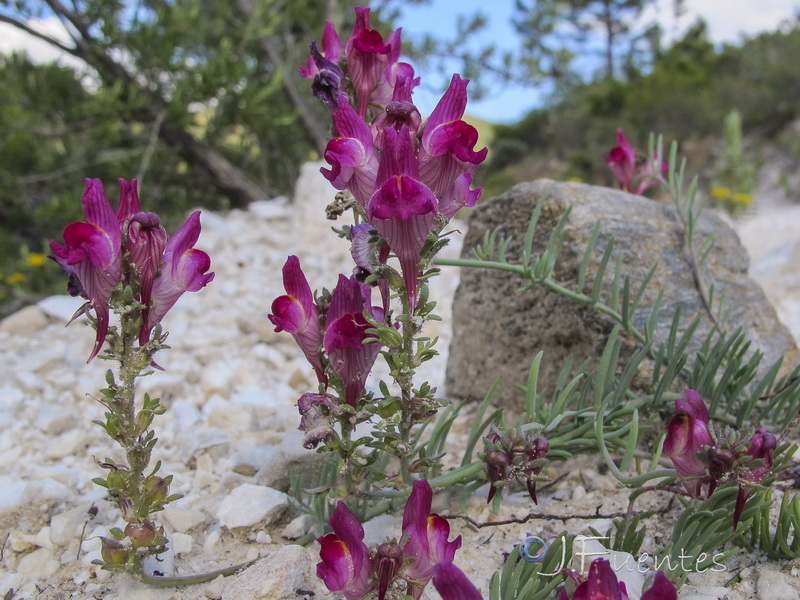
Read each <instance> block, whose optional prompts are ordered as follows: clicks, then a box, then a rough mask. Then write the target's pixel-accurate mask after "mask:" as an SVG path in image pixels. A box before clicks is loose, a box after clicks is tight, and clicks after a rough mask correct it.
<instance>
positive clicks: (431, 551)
mask: <svg viewBox="0 0 800 600" xmlns="http://www.w3.org/2000/svg"><path fill="white" fill-rule="evenodd" d="M432 501H433V490H432V489H431V486H430V484H429V483H428V482H427V481H425V480H424V479H423V480H419V481H415V482H414V485H413V490H412V492H411V495H410V496H409V497H408V501H407V502H406V508H405V511H404V512H403V535H404V536H405V535H406V534H408V541H407V542H406V543H405V545H404V546H403V554H405V555H406V556H408V557H411V558H412V559H413V562H412V563H411V565H409V567H408V569H407V570H406V579H407V580H409V585H408V594H409V595H410V596H411V597H412V598H415V599H416V598H419V597H420V596H421V595H422V590H423V589H425V586H426V585H428V582H429V581H430V580H431V577H433V575H434V568H435V567H436V566H437V565H440V564H443V563H444V564H446V563H452V562H453V557H454V556H455V553H456V550H458V549H459V548H460V547H461V536H458V537H457V538H456V539H454V540H453V541H447V538H448V537H449V536H450V524H449V523H448V522H447V520H446V519H443V518H442V517H440V516H439V515H436V514H431V502H432Z"/></svg>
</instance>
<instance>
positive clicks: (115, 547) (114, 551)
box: [100, 536, 131, 565]
mask: <svg viewBox="0 0 800 600" xmlns="http://www.w3.org/2000/svg"><path fill="white" fill-rule="evenodd" d="M100 540H101V541H102V547H101V548H100V556H101V557H102V559H103V560H104V561H105V562H107V563H110V564H112V565H124V564H125V563H127V562H128V559H129V558H130V556H131V553H130V550H128V548H126V547H125V544H122V543H120V542H117V541H116V540H112V539H110V538H107V537H102V536H101V537H100Z"/></svg>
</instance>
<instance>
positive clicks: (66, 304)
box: [36, 296, 86, 325]
mask: <svg viewBox="0 0 800 600" xmlns="http://www.w3.org/2000/svg"><path fill="white" fill-rule="evenodd" d="M84 302H85V300H84V299H83V298H73V297H72V296H49V297H47V298H45V299H43V300H39V302H37V304H36V306H37V307H38V308H39V310H40V311H41V312H42V313H44V314H45V315H47V316H48V317H50V318H51V319H55V320H56V321H58V322H59V323H64V324H65V325H66V324H67V323H69V321H70V319H71V318H72V316H73V315H74V314H75V311H77V310H78V309H79V308H80V307H81V306H83V303H84ZM79 319H80V320H82V321H85V320H86V316H85V315H81V316H80V317H79ZM76 320H77V319H76Z"/></svg>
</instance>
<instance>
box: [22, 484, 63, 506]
mask: <svg viewBox="0 0 800 600" xmlns="http://www.w3.org/2000/svg"><path fill="white" fill-rule="evenodd" d="M72 498H73V493H72V490H70V489H69V488H68V487H67V486H65V485H64V484H63V483H60V482H58V481H55V480H53V479H50V478H49V477H47V478H45V479H40V480H38V481H31V482H30V483H29V484H27V485H26V486H25V489H24V490H23V492H22V498H21V501H22V503H23V504H37V505H41V504H42V503H44V502H47V501H51V502H67V501H70V500H72Z"/></svg>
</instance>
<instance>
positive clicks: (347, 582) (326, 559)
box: [317, 500, 375, 600]
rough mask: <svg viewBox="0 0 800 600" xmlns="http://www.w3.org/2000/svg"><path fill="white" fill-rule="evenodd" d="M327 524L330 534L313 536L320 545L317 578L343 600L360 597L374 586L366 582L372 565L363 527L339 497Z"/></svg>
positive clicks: (373, 568) (371, 570) (373, 567)
mask: <svg viewBox="0 0 800 600" xmlns="http://www.w3.org/2000/svg"><path fill="white" fill-rule="evenodd" d="M330 524H331V527H332V528H333V533H329V534H328V535H326V536H324V537H320V538H317V541H318V542H319V543H320V545H321V546H322V547H321V548H320V551H319V557H320V558H321V559H322V560H321V562H319V563H317V577H319V578H320V579H322V581H323V582H324V583H325V585H326V586H327V588H328V589H329V590H330V591H331V592H333V593H334V594H342V595H344V597H345V598H347V600H361V599H362V598H364V596H366V595H367V594H369V593H370V592H371V591H372V590H373V589H374V588H375V585H374V584H373V583H370V578H371V577H372V575H373V573H374V571H375V565H374V564H373V562H372V559H371V558H370V557H369V549H368V548H367V545H366V544H365V543H364V527H362V525H361V523H359V522H358V519H357V518H356V516H355V515H354V514H353V513H352V512H350V509H349V508H347V505H346V504H345V503H344V502H342V501H341V500H339V503H338V504H337V505H336V508H335V509H334V511H333V514H332V515H331V519H330Z"/></svg>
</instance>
